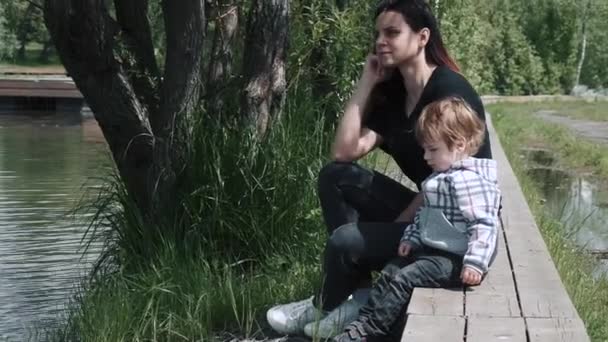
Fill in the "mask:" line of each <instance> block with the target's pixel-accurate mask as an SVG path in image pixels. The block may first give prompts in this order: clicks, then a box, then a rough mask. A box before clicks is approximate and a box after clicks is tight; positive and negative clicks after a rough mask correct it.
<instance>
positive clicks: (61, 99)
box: [0, 74, 88, 114]
mask: <svg viewBox="0 0 608 342" xmlns="http://www.w3.org/2000/svg"><path fill="white" fill-rule="evenodd" d="M37 111H41V112H58V113H81V114H83V113H87V112H88V107H86V105H85V102H84V97H83V96H82V94H81V93H80V91H79V90H78V88H77V87H76V85H75V84H74V81H73V80H72V79H71V78H69V77H66V76H65V75H46V74H40V75H13V74H4V75H0V112H3V113H14V112H37Z"/></svg>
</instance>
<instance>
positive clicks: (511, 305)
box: [465, 227, 521, 317]
mask: <svg viewBox="0 0 608 342" xmlns="http://www.w3.org/2000/svg"><path fill="white" fill-rule="evenodd" d="M500 234H501V237H500V238H499V240H498V247H497V248H498V254H497V255H496V260H494V263H493V264H492V266H491V267H490V271H489V272H488V274H487V276H486V277H485V279H484V280H483V282H482V283H481V285H480V286H477V287H472V288H468V290H467V291H466V292H465V297H466V305H465V312H466V315H467V316H468V317H521V310H520V309H519V304H518V302H517V295H516V292H515V284H514V282H513V272H512V270H511V264H510V263H509V256H508V251H507V248H506V245H505V242H504V239H503V238H502V227H501V233H500Z"/></svg>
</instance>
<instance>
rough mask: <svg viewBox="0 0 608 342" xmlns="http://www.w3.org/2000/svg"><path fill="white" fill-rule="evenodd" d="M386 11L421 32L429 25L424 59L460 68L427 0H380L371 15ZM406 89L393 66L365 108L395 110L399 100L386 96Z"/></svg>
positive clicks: (401, 93) (380, 110)
mask: <svg viewBox="0 0 608 342" xmlns="http://www.w3.org/2000/svg"><path fill="white" fill-rule="evenodd" d="M386 11H394V12H397V13H401V15H402V16H403V18H404V19H405V22H406V23H407V24H408V25H409V26H410V28H411V29H412V30H413V31H414V32H420V30H422V29H423V28H425V27H426V28H428V29H429V30H430V31H431V35H430V37H429V41H428V43H427V44H426V46H425V48H424V51H425V55H426V60H427V62H428V63H433V64H435V65H438V66H442V65H445V66H446V67H448V68H450V69H452V70H453V71H455V72H460V68H459V67H458V65H457V64H456V62H455V61H454V59H452V57H450V55H449V54H448V51H447V49H446V48H445V45H444V44H443V39H442V38H441V33H440V32H439V25H438V24H437V19H436V18H435V16H434V15H433V12H432V11H431V8H430V6H429V5H428V3H427V1H426V0H382V1H380V3H379V4H378V6H377V7H376V15H375V16H374V18H377V17H378V16H379V15H380V14H382V13H384V12H386ZM405 91H406V90H405V86H404V84H403V76H402V75H401V73H400V72H399V70H395V71H394V72H393V75H392V76H391V77H390V78H389V79H388V80H386V81H384V82H381V83H379V84H377V85H376V87H374V89H373V91H372V93H371V95H370V99H369V100H368V103H367V105H366V109H365V111H366V112H371V111H379V112H385V111H389V110H398V109H399V108H395V106H400V105H402V103H395V102H394V101H390V100H389V99H395V98H401V96H402V95H403V94H404V93H405Z"/></svg>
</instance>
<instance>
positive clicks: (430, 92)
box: [267, 0, 491, 338]
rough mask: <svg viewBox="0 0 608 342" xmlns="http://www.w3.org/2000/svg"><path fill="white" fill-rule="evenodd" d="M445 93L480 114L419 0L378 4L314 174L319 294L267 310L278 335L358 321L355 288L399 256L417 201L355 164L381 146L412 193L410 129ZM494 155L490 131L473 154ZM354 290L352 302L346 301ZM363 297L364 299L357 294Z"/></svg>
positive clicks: (416, 171) (418, 154)
mask: <svg viewBox="0 0 608 342" xmlns="http://www.w3.org/2000/svg"><path fill="white" fill-rule="evenodd" d="M448 96H455V97H460V98H463V99H464V100H465V101H467V103H468V104H469V105H470V106H471V107H472V108H473V109H474V110H475V112H476V113H477V114H478V115H479V116H480V117H481V119H482V120H484V119H485V117H484V113H485V112H484V108H483V105H482V102H481V99H480V98H479V95H478V94H477V93H476V92H475V90H474V89H473V87H472V86H471V85H470V84H469V83H468V82H467V80H466V79H465V78H464V77H463V76H462V75H461V74H459V69H458V67H457V65H456V63H455V62H454V60H453V59H452V58H451V57H450V56H449V54H448V52H447V50H446V48H445V47H444V44H443V41H442V39H441V34H440V32H439V28H438V26H437V21H436V19H435V17H434V16H433V14H432V12H431V10H430V8H429V6H428V4H427V3H426V1H425V0H384V1H381V3H380V4H379V6H378V8H377V11H376V41H375V54H372V55H370V56H368V57H367V60H366V63H365V67H364V69H363V74H362V76H361V78H360V80H359V82H358V84H357V86H356V90H355V92H354V93H353V95H352V98H351V99H350V101H349V102H348V103H347V105H346V107H345V110H344V114H343V116H342V118H341V121H340V124H339V126H338V129H337V132H336V136H335V140H334V144H333V148H332V153H333V160H334V161H333V162H331V163H330V164H328V165H326V166H325V167H324V168H323V169H322V170H321V172H320V175H319V196H320V200H321V207H322V210H323V217H324V220H325V223H326V225H327V229H328V232H329V235H330V238H329V240H328V242H327V244H326V249H325V256H324V265H323V266H324V269H323V271H324V282H323V288H322V289H321V290H320V291H318V292H317V294H316V295H315V296H314V298H310V299H306V300H303V301H299V302H295V303H290V304H286V305H279V306H276V307H274V308H271V309H270V310H269V311H268V313H267V319H268V322H269V323H270V325H271V326H272V327H273V328H274V329H275V330H277V331H279V332H282V333H288V334H289V333H297V332H301V331H302V330H304V333H305V334H306V335H309V336H311V335H313V334H314V335H316V336H319V337H323V338H329V337H331V336H333V335H336V334H337V333H339V332H341V331H342V328H343V327H344V326H345V325H346V324H347V323H349V322H350V321H352V320H354V319H355V318H356V317H357V314H358V311H359V308H360V307H361V306H362V305H363V304H365V300H366V299H365V298H363V299H362V300H357V293H364V291H361V290H359V291H355V290H357V289H360V288H366V287H369V285H370V279H371V277H370V272H371V271H372V270H381V269H382V268H383V267H384V266H385V265H386V263H387V262H388V261H389V260H390V259H392V258H395V257H397V253H396V251H397V247H398V245H399V241H400V238H401V236H402V235H403V232H404V230H405V228H406V227H407V225H408V224H407V223H408V222H411V221H412V219H413V217H414V214H415V212H416V210H417V209H418V208H419V207H420V206H421V205H422V196H421V195H420V194H418V193H416V192H414V191H412V190H409V189H407V188H405V187H404V186H402V185H401V184H400V183H398V182H396V181H394V180H392V179H390V178H388V177H387V176H385V175H383V174H381V173H378V172H376V171H373V170H368V169H366V168H364V167H362V166H360V165H358V164H356V163H354V161H356V160H358V159H360V158H361V157H363V156H365V155H366V154H368V153H369V152H370V151H372V150H374V149H375V148H377V147H380V148H381V149H382V150H383V151H385V152H386V153H388V154H389V155H390V156H391V157H392V158H393V159H394V160H395V162H396V163H397V165H399V167H400V168H401V170H402V171H403V173H404V174H405V175H406V176H407V177H408V178H409V179H411V180H412V181H413V182H414V183H416V185H417V186H418V189H420V184H421V183H422V181H423V180H424V179H425V178H426V177H427V176H429V175H430V174H431V172H432V171H431V169H430V168H429V166H428V165H427V164H426V163H425V161H424V158H423V150H422V148H421V147H420V145H419V144H418V143H417V142H416V139H415V136H414V127H415V123H416V120H417V119H418V117H419V115H420V113H421V111H422V109H423V108H424V107H425V106H426V105H427V104H429V103H431V102H433V101H435V100H438V99H442V98H445V97H448ZM475 157H478V158H491V152H490V144H489V139H488V135H487V133H486V135H485V137H484V142H483V144H482V146H481V148H480V149H479V152H478V153H477V154H476V155H475ZM353 292H354V293H355V296H354V297H355V299H352V300H348V297H349V296H350V295H351V294H353ZM360 297H365V296H360Z"/></svg>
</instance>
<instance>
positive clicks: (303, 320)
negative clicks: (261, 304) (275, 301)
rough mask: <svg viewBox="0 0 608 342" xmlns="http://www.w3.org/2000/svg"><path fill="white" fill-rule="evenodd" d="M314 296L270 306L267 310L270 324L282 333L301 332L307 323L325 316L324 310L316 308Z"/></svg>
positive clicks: (267, 318)
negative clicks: (313, 300)
mask: <svg viewBox="0 0 608 342" xmlns="http://www.w3.org/2000/svg"><path fill="white" fill-rule="evenodd" d="M312 298H313V297H310V298H308V299H304V300H301V301H299V302H293V303H289V304H283V305H277V306H275V307H273V308H270V309H269V310H268V312H266V320H268V324H270V326H271V327H272V329H274V330H275V331H276V332H278V333H281V334H295V333H301V332H302V330H303V329H304V326H305V325H306V324H308V323H310V322H312V321H314V320H318V319H321V318H323V312H322V311H321V310H317V308H315V306H314V304H313V302H312Z"/></svg>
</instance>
